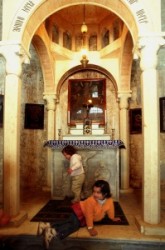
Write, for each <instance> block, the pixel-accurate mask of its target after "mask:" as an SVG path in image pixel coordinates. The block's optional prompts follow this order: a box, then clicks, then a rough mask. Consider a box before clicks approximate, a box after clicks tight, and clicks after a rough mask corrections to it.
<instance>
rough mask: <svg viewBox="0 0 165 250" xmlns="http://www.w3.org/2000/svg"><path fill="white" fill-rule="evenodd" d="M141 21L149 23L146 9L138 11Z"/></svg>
mask: <svg viewBox="0 0 165 250" xmlns="http://www.w3.org/2000/svg"><path fill="white" fill-rule="evenodd" d="M136 14H137V17H138V20H139V23H148V21H147V16H146V15H145V11H144V9H141V10H138V11H137V12H136Z"/></svg>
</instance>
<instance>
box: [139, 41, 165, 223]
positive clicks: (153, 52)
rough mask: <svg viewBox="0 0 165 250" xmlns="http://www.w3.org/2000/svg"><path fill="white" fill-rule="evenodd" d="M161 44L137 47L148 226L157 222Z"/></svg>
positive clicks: (144, 209)
mask: <svg viewBox="0 0 165 250" xmlns="http://www.w3.org/2000/svg"><path fill="white" fill-rule="evenodd" d="M163 44H164V40H163V39H162V38H160V37H141V38H140V39H139V44H138V46H139V47H138V48H139V53H140V59H141V60H140V66H141V69H142V75H141V85H142V95H143V104H142V105H143V112H142V114H143V116H142V123H143V135H144V176H143V205H144V207H143V217H144V218H143V219H144V221H145V222H147V223H150V224H157V223H159V222H160V152H159V151H160V150H159V144H160V142H159V135H160V126H159V99H158V86H157V71H156V66H157V52H158V49H159V47H160V45H163Z"/></svg>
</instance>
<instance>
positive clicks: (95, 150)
mask: <svg viewBox="0 0 165 250" xmlns="http://www.w3.org/2000/svg"><path fill="white" fill-rule="evenodd" d="M66 145H73V146H74V147H76V148H77V150H78V153H79V154H80V155H81V156H82V159H83V165H84V169H85V174H86V178H85V183H84V187H83V193H82V198H86V197H88V196H89V195H90V194H91V191H92V186H93V184H94V182H95V181H96V180H98V179H104V180H106V181H108V182H109V184H110V187H111V192H112V196H113V198H114V199H115V200H118V198H119V151H120V148H123V147H124V144H123V142H122V141H120V140H51V141H47V142H46V143H45V146H48V147H50V148H51V149H52V154H53V163H52V187H51V188H52V198H53V199H64V198H65V196H71V191H70V177H69V175H68V174H67V171H66V168H67V167H68V166H69V162H68V161H67V160H66V159H65V158H64V156H63V154H62V153H61V150H62V148H64V147H65V146H66Z"/></svg>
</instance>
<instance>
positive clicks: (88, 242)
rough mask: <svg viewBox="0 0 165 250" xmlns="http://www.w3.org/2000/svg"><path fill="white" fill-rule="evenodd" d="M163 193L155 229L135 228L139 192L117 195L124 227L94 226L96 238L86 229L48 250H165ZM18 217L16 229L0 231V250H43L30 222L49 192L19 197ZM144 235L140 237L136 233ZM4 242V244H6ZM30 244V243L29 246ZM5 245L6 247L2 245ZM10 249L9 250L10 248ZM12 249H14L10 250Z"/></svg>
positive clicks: (164, 202) (140, 216)
mask: <svg viewBox="0 0 165 250" xmlns="http://www.w3.org/2000/svg"><path fill="white" fill-rule="evenodd" d="M164 193H165V192H162V194H163V195H161V223H160V224H159V225H156V226H153V225H152V226H151V225H149V224H144V227H143V230H141V228H138V226H137V225H138V223H137V221H140V220H141V218H142V209H141V206H142V199H141V191H140V190H135V191H134V192H130V193H122V194H120V198H119V202H120V205H121V207H122V209H123V211H124V213H125V215H126V217H127V220H128V222H129V225H128V226H118V225H117V226H109V225H108V226H107V225H101V226H100V225H99V226H97V231H98V236H96V237H93V238H92V237H90V236H89V234H88V232H87V230H86V228H81V229H79V231H77V232H75V233H74V234H72V235H70V236H69V237H68V238H67V239H66V240H63V241H62V242H59V241H57V240H55V241H54V242H53V243H52V245H51V247H50V249H59V250H69V249H70V250H71V249H72V250H87V249H88V250H136V249H137V250H143V249H148V250H158V249H161V250H162V249H165V195H164ZM21 196H22V197H21V213H22V214H25V212H27V215H28V216H27V219H26V220H25V221H24V222H23V223H22V224H21V225H20V226H17V227H3V228H0V236H1V245H0V249H8V250H9V249H14V250H15V249H17V250H18V249H21V250H24V249H30V250H32V249H35V250H36V249H43V245H42V237H37V236H36V231H37V226H38V223H36V222H30V220H31V218H32V217H33V216H34V215H35V214H36V213H37V212H38V211H39V209H40V208H41V207H43V206H44V205H45V204H46V203H47V201H48V200H49V199H50V194H49V192H40V193H38V192H33V193H31V192H29V193H23V194H22V195H21ZM139 229H140V230H141V231H143V232H144V233H141V232H140V230H139ZM6 242H8V243H6ZM30 242H31V243H30ZM4 243H5V244H8V246H6V248H5V245H3V244H4ZM11 245H12V246H13V248H11ZM14 246H15V248H14Z"/></svg>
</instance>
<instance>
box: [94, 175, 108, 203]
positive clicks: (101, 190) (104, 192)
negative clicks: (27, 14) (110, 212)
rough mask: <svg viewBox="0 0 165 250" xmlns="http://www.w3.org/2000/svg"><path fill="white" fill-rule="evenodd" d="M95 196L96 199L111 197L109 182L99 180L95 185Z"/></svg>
mask: <svg viewBox="0 0 165 250" xmlns="http://www.w3.org/2000/svg"><path fill="white" fill-rule="evenodd" d="M93 197H94V198H95V199H96V200H103V199H105V198H109V197H111V190H110V186H109V183H108V182H107V181H104V180H97V181H96V182H95V183H94V185H93Z"/></svg>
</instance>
